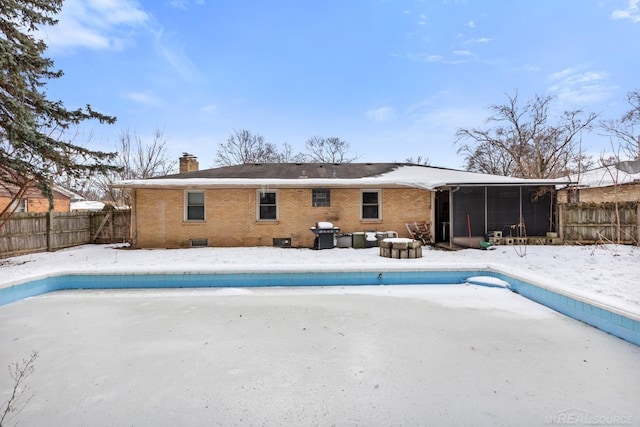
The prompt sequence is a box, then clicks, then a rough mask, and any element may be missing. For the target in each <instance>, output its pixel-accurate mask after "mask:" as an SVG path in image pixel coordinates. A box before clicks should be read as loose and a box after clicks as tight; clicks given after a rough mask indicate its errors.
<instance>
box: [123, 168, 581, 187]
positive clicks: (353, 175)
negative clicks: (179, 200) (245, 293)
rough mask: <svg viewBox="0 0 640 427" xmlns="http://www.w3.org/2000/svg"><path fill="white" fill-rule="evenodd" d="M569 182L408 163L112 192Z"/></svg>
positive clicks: (249, 172) (219, 176)
mask: <svg viewBox="0 0 640 427" xmlns="http://www.w3.org/2000/svg"><path fill="white" fill-rule="evenodd" d="M568 183H569V181H568V179H523V178H511V177H506V176H499V175H488V174H482V173H474V172H467V171H460V170H455V169H446V168H440V167H433V166H422V165H415V164H410V163H256V164H254V163H245V164H242V165H237V166H225V167H221V168H214V169H205V170H200V171H196V172H187V173H182V174H175V175H166V176H162V177H155V178H150V179H141V180H126V181H119V182H116V183H114V184H113V186H114V187H120V188H135V187H149V188H159V187H173V188H178V187H180V188H184V187H187V186H188V187H251V186H257V187H261V186H268V185H273V186H281V187H313V186H332V187H341V186H342V187H347V186H406V187H415V188H424V189H429V190H435V189H438V188H442V187H455V186H460V185H500V186H509V185H517V186H519V185H560V184H568Z"/></svg>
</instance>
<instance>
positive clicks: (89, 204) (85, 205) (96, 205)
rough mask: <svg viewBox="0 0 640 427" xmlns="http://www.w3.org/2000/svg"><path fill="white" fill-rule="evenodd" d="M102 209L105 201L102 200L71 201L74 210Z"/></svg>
mask: <svg viewBox="0 0 640 427" xmlns="http://www.w3.org/2000/svg"><path fill="white" fill-rule="evenodd" d="M102 209H104V203H102V202H94V201H90V200H82V201H79V202H71V210H72V211H101V210H102Z"/></svg>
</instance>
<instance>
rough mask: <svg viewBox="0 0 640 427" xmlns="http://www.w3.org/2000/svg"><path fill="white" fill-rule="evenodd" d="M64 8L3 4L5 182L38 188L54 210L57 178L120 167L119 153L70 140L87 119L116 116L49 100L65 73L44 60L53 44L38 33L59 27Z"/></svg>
mask: <svg viewBox="0 0 640 427" xmlns="http://www.w3.org/2000/svg"><path fill="white" fill-rule="evenodd" d="M61 8H62V0H1V1H0V180H3V181H5V183H6V182H7V181H9V182H8V184H10V185H12V186H13V187H14V188H17V189H18V190H20V189H22V190H24V187H25V186H26V185H36V186H37V187H39V188H40V190H41V191H42V193H43V194H44V195H46V196H47V197H48V198H49V202H50V206H53V193H52V181H53V177H54V176H55V175H68V176H71V177H81V176H84V175H89V174H92V173H101V172H106V171H109V170H112V169H116V168H115V167H114V166H112V165H110V164H109V162H110V161H111V160H112V159H113V158H114V156H115V153H106V152H101V151H94V150H89V149H87V148H84V147H82V146H79V145H76V144H74V143H72V142H70V141H65V140H64V139H65V135H66V133H67V131H68V130H69V129H70V127H73V126H75V125H78V124H79V123H81V122H82V121H84V120H89V119H95V120H98V121H99V122H100V123H108V124H112V123H114V122H115V120H116V119H115V117H111V116H107V115H104V114H101V113H99V112H97V111H94V110H93V109H92V108H91V106H90V105H86V107H84V108H78V109H75V110H69V109H67V108H66V107H65V106H64V105H63V102H62V101H52V100H49V99H48V98H47V94H46V92H45V90H44V89H45V87H46V83H47V81H48V80H49V79H57V78H60V77H62V74H63V73H62V71H61V70H55V69H53V65H54V64H53V61H52V60H51V59H49V58H47V57H45V56H44V54H45V51H46V49H47V45H46V44H45V42H44V41H43V40H42V39H40V38H39V36H38V33H37V30H38V28H40V27H42V26H51V25H55V24H57V22H58V21H57V20H56V19H55V16H56V15H57V14H58V13H59V12H60V10H61ZM19 192H20V191H18V193H19ZM22 192H24V191H22ZM5 211H6V210H5ZM0 213H2V212H0Z"/></svg>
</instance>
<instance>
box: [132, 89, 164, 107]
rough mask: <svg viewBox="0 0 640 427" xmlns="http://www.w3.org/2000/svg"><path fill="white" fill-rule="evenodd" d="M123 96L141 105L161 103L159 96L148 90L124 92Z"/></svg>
mask: <svg viewBox="0 0 640 427" xmlns="http://www.w3.org/2000/svg"><path fill="white" fill-rule="evenodd" d="M124 97H125V98H127V99H129V100H131V101H133V102H136V103H138V104H143V105H160V104H161V103H162V101H161V100H160V98H158V97H157V96H155V95H154V94H153V93H152V92H150V91H144V92H129V93H126V94H124Z"/></svg>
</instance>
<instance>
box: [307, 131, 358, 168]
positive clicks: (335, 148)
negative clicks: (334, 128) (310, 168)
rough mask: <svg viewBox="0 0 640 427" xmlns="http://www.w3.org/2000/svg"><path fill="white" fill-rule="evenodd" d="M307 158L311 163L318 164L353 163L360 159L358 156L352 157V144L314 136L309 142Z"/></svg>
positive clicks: (337, 139) (333, 138)
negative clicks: (350, 151)
mask: <svg viewBox="0 0 640 427" xmlns="http://www.w3.org/2000/svg"><path fill="white" fill-rule="evenodd" d="M306 148H307V154H306V156H305V157H306V158H307V160H308V161H310V162H316V163H351V162H353V161H355V160H357V159H358V156H357V155H355V156H350V155H349V150H350V148H351V144H349V143H348V142H347V141H344V140H342V139H340V138H336V137H331V138H322V137H320V136H314V137H311V138H309V139H308V140H307V144H306Z"/></svg>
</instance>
